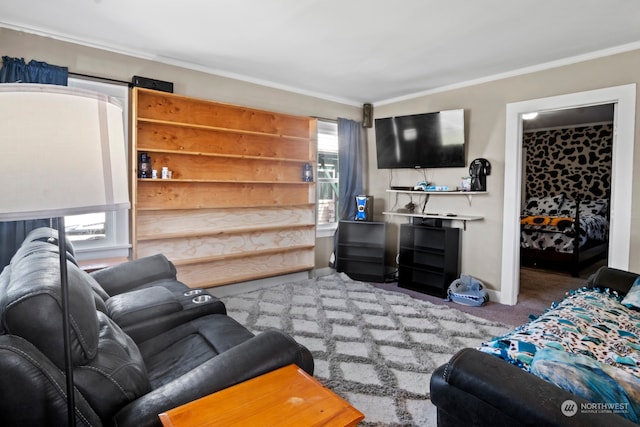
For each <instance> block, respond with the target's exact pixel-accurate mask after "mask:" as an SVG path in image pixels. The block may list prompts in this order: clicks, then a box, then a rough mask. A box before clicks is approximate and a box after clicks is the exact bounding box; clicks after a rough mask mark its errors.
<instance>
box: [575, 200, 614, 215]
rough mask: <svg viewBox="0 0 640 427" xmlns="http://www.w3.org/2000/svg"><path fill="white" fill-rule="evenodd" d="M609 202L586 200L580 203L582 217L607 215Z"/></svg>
mask: <svg viewBox="0 0 640 427" xmlns="http://www.w3.org/2000/svg"><path fill="white" fill-rule="evenodd" d="M608 206H609V201H608V200H606V199H602V200H584V201H582V202H580V216H585V215H604V214H606V213H607V208H608Z"/></svg>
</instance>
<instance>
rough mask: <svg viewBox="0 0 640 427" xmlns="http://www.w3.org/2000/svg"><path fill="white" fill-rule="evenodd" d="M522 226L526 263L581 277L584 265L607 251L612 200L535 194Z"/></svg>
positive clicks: (521, 252)
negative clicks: (610, 203)
mask: <svg viewBox="0 0 640 427" xmlns="http://www.w3.org/2000/svg"><path fill="white" fill-rule="evenodd" d="M520 227H521V231H520V234H521V236H520V261H521V264H522V265H523V266H539V267H545V268H552V269H559V270H563V271H568V272H570V273H571V274H572V276H574V277H578V275H579V273H580V270H581V269H582V268H583V267H585V266H587V265H589V264H591V263H593V262H595V261H596V260H598V259H601V258H604V257H606V255H607V249H608V241H609V201H608V199H595V200H580V199H572V198H570V197H567V196H565V195H564V194H559V195H555V196H545V197H531V198H529V199H528V200H527V203H526V205H525V207H524V209H523V210H522V215H521V218H520Z"/></svg>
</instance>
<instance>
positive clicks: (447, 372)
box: [431, 348, 635, 427]
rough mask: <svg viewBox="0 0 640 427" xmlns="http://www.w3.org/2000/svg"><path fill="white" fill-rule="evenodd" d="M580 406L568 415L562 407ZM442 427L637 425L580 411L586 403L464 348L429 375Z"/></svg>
mask: <svg viewBox="0 0 640 427" xmlns="http://www.w3.org/2000/svg"><path fill="white" fill-rule="evenodd" d="M566 400H572V401H574V402H575V403H576V405H577V409H578V412H577V413H576V414H575V415H573V416H566V415H564V414H563V413H562V411H561V405H562V404H563V402H565V401H566ZM431 401H432V403H433V404H434V405H435V406H436V407H437V408H438V427H452V426H496V427H497V426H505V427H507V426H532V427H533V426H543V425H544V426H585V425H589V426H594V427H599V426H601V427H611V426H613V425H615V426H633V425H635V424H633V423H631V422H630V421H627V420H626V419H624V418H622V417H621V416H619V415H616V414H609V413H598V414H594V413H587V412H581V411H580V404H582V403H587V401H585V400H584V399H582V398H579V397H578V396H575V395H573V394H571V393H568V392H567V391H565V390H562V389H561V388H559V387H556V386H555V385H553V384H551V383H548V382H546V381H544V380H542V379H541V378H538V377H536V376H535V375H533V374H530V373H528V372H525V371H524V370H522V369H520V368H518V367H516V366H513V365H511V364H509V363H507V362H505V361H504V360H501V359H500V358H498V357H495V356H492V355H490V354H486V353H483V352H481V351H478V350H475V349H471V348H466V349H463V350H461V351H459V352H458V353H457V354H455V355H454V356H453V357H452V358H451V360H450V361H449V362H448V363H447V364H446V365H443V366H441V367H439V368H438V369H437V370H436V371H435V372H434V373H433V375H432V376H431Z"/></svg>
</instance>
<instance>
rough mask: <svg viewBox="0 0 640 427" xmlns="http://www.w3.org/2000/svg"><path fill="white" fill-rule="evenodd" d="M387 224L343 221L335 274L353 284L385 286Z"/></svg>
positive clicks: (340, 224) (339, 235)
mask: <svg viewBox="0 0 640 427" xmlns="http://www.w3.org/2000/svg"><path fill="white" fill-rule="evenodd" d="M386 227H387V225H386V223H384V222H374V221H346V220H343V221H340V223H339V225H338V248H337V252H336V271H338V272H344V273H346V274H347V275H348V276H349V277H351V278H352V279H354V280H361V281H365V282H384V281H385V279H386V275H387V272H388V270H387V268H386V267H385V264H384V262H385V248H386V245H385V242H386V235H387V232H386Z"/></svg>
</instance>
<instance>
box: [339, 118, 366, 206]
mask: <svg viewBox="0 0 640 427" xmlns="http://www.w3.org/2000/svg"><path fill="white" fill-rule="evenodd" d="M361 128H362V126H361V124H360V123H359V122H355V121H353V120H347V119H338V168H339V170H340V171H339V175H338V177H339V178H338V179H339V184H338V188H339V193H340V194H339V200H340V202H339V206H340V207H339V215H340V219H353V218H354V217H355V214H356V201H355V196H357V195H360V194H362V191H363V185H362V182H363V180H364V169H363V153H362V143H361V139H362V138H361V132H362V131H361Z"/></svg>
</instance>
